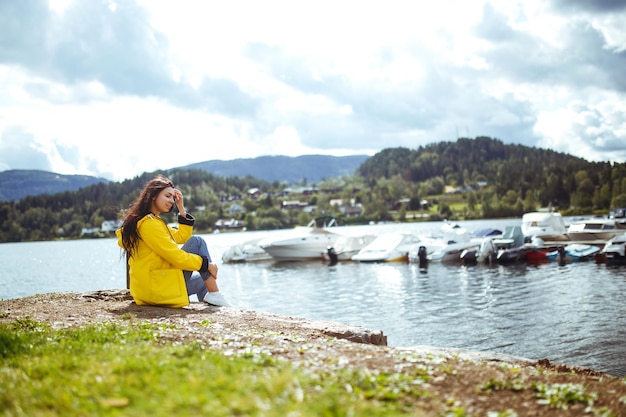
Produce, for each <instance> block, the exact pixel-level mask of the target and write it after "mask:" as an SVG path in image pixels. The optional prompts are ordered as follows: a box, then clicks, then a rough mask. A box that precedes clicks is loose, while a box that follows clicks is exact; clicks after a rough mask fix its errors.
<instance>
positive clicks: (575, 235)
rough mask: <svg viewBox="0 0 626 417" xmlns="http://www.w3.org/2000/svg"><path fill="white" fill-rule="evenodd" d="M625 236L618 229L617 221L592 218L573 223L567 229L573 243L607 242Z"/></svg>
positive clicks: (621, 230) (622, 230)
mask: <svg viewBox="0 0 626 417" xmlns="http://www.w3.org/2000/svg"><path fill="white" fill-rule="evenodd" d="M621 234H624V229H618V227H617V225H616V223H615V220H612V219H607V218H591V219H584V220H579V221H577V222H574V223H571V224H570V225H569V226H568V228H567V237H568V238H569V240H571V241H574V242H576V241H585V242H592V241H605V242H606V241H607V240H609V239H612V238H614V237H615V236H618V235H621Z"/></svg>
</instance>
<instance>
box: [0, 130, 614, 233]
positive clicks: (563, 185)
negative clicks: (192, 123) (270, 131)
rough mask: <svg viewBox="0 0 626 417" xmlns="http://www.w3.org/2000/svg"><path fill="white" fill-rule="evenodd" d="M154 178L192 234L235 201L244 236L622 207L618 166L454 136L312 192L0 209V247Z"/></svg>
mask: <svg viewBox="0 0 626 417" xmlns="http://www.w3.org/2000/svg"><path fill="white" fill-rule="evenodd" d="M157 173H162V174H164V175H166V176H168V177H170V178H171V179H172V180H173V181H174V183H175V184H176V186H177V187H179V188H181V190H182V191H183V193H184V195H185V204H186V205H187V206H188V207H189V208H190V210H191V211H192V212H193V214H194V217H196V230H198V231H199V232H208V231H211V230H212V228H213V227H214V225H215V223H216V222H217V220H218V219H222V218H227V217H230V216H231V215H229V214H228V213H227V211H226V210H227V209H228V207H229V206H230V205H232V204H235V203H236V204H239V205H240V206H242V207H243V208H244V209H245V210H244V211H243V212H242V213H241V214H237V215H235V217H237V219H238V220H241V221H242V222H243V223H244V224H245V226H246V228H247V229H248V230H269V229H280V228H289V227H293V226H295V225H305V224H307V223H308V222H309V221H310V220H311V219H312V218H314V217H316V216H319V215H334V216H337V217H340V218H341V217H342V212H341V211H340V207H339V206H337V205H332V204H331V203H332V202H333V201H336V200H341V201H343V202H344V204H354V205H359V206H360V207H361V208H362V213H361V215H359V216H353V217H344V218H343V220H344V222H345V223H347V224H354V223H367V222H371V221H392V220H395V221H407V220H409V219H411V216H410V215H409V214H410V213H411V212H418V211H424V210H427V213H429V214H430V217H427V218H429V219H440V218H464V219H470V218H474V219H477V218H497V217H514V216H521V215H522V214H523V213H524V212H528V211H535V210H537V209H538V208H539V207H549V208H552V209H556V210H559V211H561V212H562V213H564V214H589V213H594V212H595V213H606V212H608V210H609V209H610V208H612V207H626V164H620V163H610V162H588V161H586V160H584V159H581V158H576V157H573V156H571V155H567V154H563V153H558V152H554V151H550V150H544V149H536V148H530V147H526V146H521V145H505V144H503V143H502V142H501V141H499V140H497V139H491V138H486V137H479V138H476V139H467V138H461V139H458V140H457V141H456V142H440V143H435V144H432V145H428V146H423V147H419V148H417V149H414V150H411V149H408V148H389V149H385V150H383V151H381V152H379V153H378V154H376V155H374V156H372V157H371V158H369V159H368V160H366V161H365V162H364V163H363V164H362V165H361V166H360V167H359V169H358V170H357V172H356V173H355V174H354V175H351V176H342V177H338V178H328V179H324V180H323V181H321V182H320V183H319V184H315V185H314V186H313V188H314V189H316V190H317V191H318V192H314V193H306V194H302V195H295V196H294V195H285V194H284V193H283V191H284V190H285V189H286V188H287V186H288V184H285V183H280V182H278V181H274V182H271V183H270V182H267V181H263V180H259V179H256V178H252V177H250V176H247V177H219V176H215V175H212V174H211V173H208V172H206V171H202V170H175V171H157V172H152V173H144V174H142V175H140V176H137V177H135V178H132V179H129V180H125V181H122V182H111V183H99V184H95V185H92V186H88V187H85V188H82V189H80V190H78V191H71V192H70V191H68V192H63V193H58V194H52V195H39V196H31V197H26V198H23V199H21V200H19V201H14V202H3V203H0V242H19V241H35V240H52V239H68V238H79V237H81V231H82V229H83V228H85V227H98V226H100V225H101V224H102V222H103V221H105V220H116V219H119V218H120V217H121V216H122V215H123V211H124V210H125V209H126V208H128V207H129V205H130V204H131V203H132V202H133V201H134V199H135V198H136V197H137V195H138V194H139V191H140V190H141V188H142V187H143V186H144V184H145V183H146V182H147V181H149V180H150V179H151V178H153V177H154V176H155V175H156V174H157ZM446 187H452V188H454V189H457V190H461V191H459V192H461V193H462V202H463V204H462V209H454V208H453V207H452V206H451V205H450V204H448V203H446V199H445V192H446ZM252 188H258V189H259V190H262V192H263V194H262V195H261V197H260V198H254V197H252V196H250V195H249V194H248V191H249V190H250V189H252ZM309 188H310V187H309ZM325 190H326V191H325ZM328 190H330V191H328ZM294 198H299V199H301V200H304V201H305V202H306V203H307V204H309V205H310V206H315V207H316V211H313V212H305V211H302V210H298V209H289V210H285V209H282V208H281V207H282V202H283V201H286V200H289V199H294ZM425 199H428V200H429V202H430V203H431V204H432V203H433V202H434V203H435V204H436V205H435V209H434V211H433V207H432V206H431V207H430V209H426V208H425V207H424V203H423V201H424V200H425ZM174 216H175V215H174V214H169V215H166V221H174V220H175V218H174ZM422 218H423V217H422Z"/></svg>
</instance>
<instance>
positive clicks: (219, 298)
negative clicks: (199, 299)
mask: <svg viewBox="0 0 626 417" xmlns="http://www.w3.org/2000/svg"><path fill="white" fill-rule="evenodd" d="M204 302H205V303H207V304H211V305H214V306H220V307H231V306H232V304H231V303H229V302H228V301H227V300H226V298H224V296H223V295H222V293H221V292H219V291H215V292H208V293H207V294H206V295H205V296H204Z"/></svg>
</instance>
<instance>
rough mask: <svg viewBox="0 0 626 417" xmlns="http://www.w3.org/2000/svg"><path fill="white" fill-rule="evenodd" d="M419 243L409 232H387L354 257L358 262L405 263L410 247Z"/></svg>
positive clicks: (418, 239) (417, 238)
mask: <svg viewBox="0 0 626 417" xmlns="http://www.w3.org/2000/svg"><path fill="white" fill-rule="evenodd" d="M419 243H420V238H419V237H418V236H417V235H415V234H413V233H409V232H387V233H383V234H380V235H378V236H377V237H376V239H374V240H373V241H372V242H371V243H370V244H368V245H366V246H365V247H364V248H363V249H361V250H360V251H359V252H358V253H357V254H356V255H354V256H353V257H352V260H353V261H358V262H407V261H408V260H409V251H410V250H411V247H413V246H414V245H416V244H419Z"/></svg>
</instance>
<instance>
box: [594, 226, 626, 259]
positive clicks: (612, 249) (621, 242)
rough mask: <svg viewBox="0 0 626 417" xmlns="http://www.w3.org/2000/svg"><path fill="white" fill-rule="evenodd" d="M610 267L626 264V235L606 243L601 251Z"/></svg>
mask: <svg viewBox="0 0 626 417" xmlns="http://www.w3.org/2000/svg"><path fill="white" fill-rule="evenodd" d="M600 254H601V255H602V256H604V257H605V259H606V263H607V264H609V265H624V264H626V233H624V234H621V235H618V236H615V237H614V238H612V239H610V240H609V241H608V242H606V245H604V247H603V248H602V250H601V251H600Z"/></svg>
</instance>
